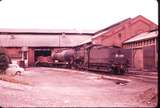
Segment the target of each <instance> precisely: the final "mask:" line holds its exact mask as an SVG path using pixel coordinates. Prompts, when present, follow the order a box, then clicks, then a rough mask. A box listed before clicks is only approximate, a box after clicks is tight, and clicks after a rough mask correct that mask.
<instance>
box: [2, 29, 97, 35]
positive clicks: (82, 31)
mask: <svg viewBox="0 0 160 108" xmlns="http://www.w3.org/2000/svg"><path fill="white" fill-rule="evenodd" d="M0 32H2V33H3V32H4V33H82V34H83V33H88V34H93V33H94V32H95V30H78V29H16V28H14V29H8V28H0Z"/></svg>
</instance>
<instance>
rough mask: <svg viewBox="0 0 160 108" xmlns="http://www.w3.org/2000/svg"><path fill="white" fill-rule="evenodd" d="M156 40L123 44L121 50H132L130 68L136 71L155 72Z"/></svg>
mask: <svg viewBox="0 0 160 108" xmlns="http://www.w3.org/2000/svg"><path fill="white" fill-rule="evenodd" d="M156 47H157V46H156V38H151V39H146V40H141V41H135V42H132V43H125V44H123V48H126V49H131V50H132V61H131V62H132V65H131V67H132V68H135V69H136V70H156V69H157V52H156Z"/></svg>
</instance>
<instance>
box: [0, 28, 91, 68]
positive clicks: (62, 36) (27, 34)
mask: <svg viewBox="0 0 160 108" xmlns="http://www.w3.org/2000/svg"><path fill="white" fill-rule="evenodd" d="M92 35H93V33H90V32H88V31H87V32H86V33H85V32H84V33H78V32H77V31H75V30H59V31H58V30H27V29H26V30H22V29H21V30H17V29H0V47H3V48H5V51H6V52H7V53H8V55H9V56H10V57H11V58H12V61H13V62H15V63H16V62H17V61H20V60H24V61H25V64H26V65H27V66H28V65H29V66H32V65H33V64H34V63H35V61H36V59H37V57H38V56H41V55H43V56H51V55H52V53H53V52H54V51H56V50H60V49H66V48H74V47H75V46H77V45H80V44H81V43H83V42H84V41H85V40H88V39H90V38H91V36H92Z"/></svg>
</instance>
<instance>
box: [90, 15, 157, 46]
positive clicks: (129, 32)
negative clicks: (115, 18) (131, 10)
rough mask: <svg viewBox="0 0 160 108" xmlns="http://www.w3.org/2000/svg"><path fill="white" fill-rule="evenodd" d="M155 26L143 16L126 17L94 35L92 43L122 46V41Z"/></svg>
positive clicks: (155, 26)
mask: <svg viewBox="0 0 160 108" xmlns="http://www.w3.org/2000/svg"><path fill="white" fill-rule="evenodd" d="M155 28H157V25H156V24H154V23H153V22H151V21H149V20H148V19H146V18H144V17H143V16H137V17H135V18H133V19H127V20H125V21H122V22H120V23H119V24H117V25H115V26H113V27H111V28H109V29H107V30H106V31H102V32H100V33H98V34H96V35H98V36H96V35H95V36H94V37H93V39H92V41H93V44H102V45H106V46H111V45H116V46H122V43H123V41H125V40H127V39H129V38H132V37H134V36H135V35H138V34H140V33H143V32H146V31H150V30H153V29H155Z"/></svg>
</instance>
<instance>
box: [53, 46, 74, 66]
mask: <svg viewBox="0 0 160 108" xmlns="http://www.w3.org/2000/svg"><path fill="white" fill-rule="evenodd" d="M74 55H75V51H74V50H73V49H66V50H62V51H61V52H54V53H52V59H53V61H54V63H53V65H54V66H56V67H66V68H71V67H72V65H73V61H74Z"/></svg>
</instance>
